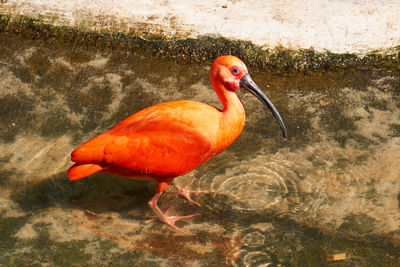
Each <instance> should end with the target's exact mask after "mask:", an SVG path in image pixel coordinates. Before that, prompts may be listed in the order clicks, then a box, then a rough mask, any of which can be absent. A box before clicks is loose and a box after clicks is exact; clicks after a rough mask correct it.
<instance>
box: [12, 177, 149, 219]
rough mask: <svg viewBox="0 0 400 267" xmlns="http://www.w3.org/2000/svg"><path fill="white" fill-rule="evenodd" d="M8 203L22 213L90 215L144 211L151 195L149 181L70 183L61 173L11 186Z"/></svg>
mask: <svg viewBox="0 0 400 267" xmlns="http://www.w3.org/2000/svg"><path fill="white" fill-rule="evenodd" d="M15 187H16V190H15V193H14V194H12V195H11V199H12V200H13V201H14V202H16V203H17V204H18V205H19V206H20V208H21V209H22V210H23V211H25V212H38V211H40V210H42V209H47V208H50V207H60V208H63V209H71V208H73V209H82V210H88V211H90V212H93V213H104V212H110V211H115V212H122V213H124V212H129V211H131V210H136V211H137V212H139V213H142V214H143V213H145V212H146V211H147V209H149V208H148V205H147V202H148V200H149V199H151V197H152V196H153V195H154V194H155V186H154V183H152V182H151V181H132V180H128V179H124V178H121V177H117V176H112V175H106V174H95V175H92V176H91V177H88V178H85V179H81V180H78V181H71V180H69V178H68V177H67V175H66V173H65V172H62V173H59V174H56V175H53V176H51V177H49V178H47V179H45V180H43V181H41V182H39V183H35V184H27V183H25V184H23V183H21V184H20V185H17V186H15Z"/></svg>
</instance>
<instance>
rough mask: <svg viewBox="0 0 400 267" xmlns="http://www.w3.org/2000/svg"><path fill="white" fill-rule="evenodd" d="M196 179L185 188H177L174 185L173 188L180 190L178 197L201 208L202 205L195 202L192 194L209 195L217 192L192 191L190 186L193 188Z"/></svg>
mask: <svg viewBox="0 0 400 267" xmlns="http://www.w3.org/2000/svg"><path fill="white" fill-rule="evenodd" d="M194 180H195V178H193V179H192V180H191V181H190V182H189V183H188V184H187V185H186V186H185V187H182V188H179V187H177V186H176V185H175V184H173V186H174V187H175V188H176V190H178V195H181V196H183V197H184V198H186V199H187V200H188V201H189V202H190V203H193V204H195V205H197V206H199V207H200V203H198V202H196V201H194V200H193V199H192V198H191V197H190V194H207V193H214V192H215V190H197V191H194V190H190V189H189V186H191V185H192V184H193V182H194Z"/></svg>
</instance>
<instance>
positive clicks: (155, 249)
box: [0, 32, 400, 266]
mask: <svg viewBox="0 0 400 267" xmlns="http://www.w3.org/2000/svg"><path fill="white" fill-rule="evenodd" d="M222 52H223V51H222ZM0 55H1V57H0V77H1V78H0V109H1V112H0V122H1V123H0V155H1V156H0V240H1V241H2V242H1V243H0V265H5V266H10V265H11V266H13V265H14V266H21V265H27V264H28V265H35V264H36V265H41V264H50V265H58V266H63V265H65V266H70V265H74V266H87V265H91V266H105V265H109V264H110V263H112V264H114V265H115V266H131V265H132V264H135V265H138V266H169V265H175V266H182V265H185V266H221V265H237V266H262V265H263V266H267V265H268V264H270V266H293V265H295V266H296V265H307V266H321V265H326V264H329V265H332V266H371V265H372V266H378V265H381V266H382V265H384V266H399V264H400V262H399V261H400V260H399V259H400V257H399V256H400V255H399V254H400V253H399V249H398V246H399V245H400V231H399V226H400V201H399V199H400V185H399V183H400V179H399V178H400V177H399V173H400V165H399V164H398V163H399V162H400V152H399V151H400V138H399V133H400V95H399V91H400V78H399V70H398V69H396V68H392V69H386V70H382V69H373V68H371V69H369V68H365V67H363V68H356V67H354V68H349V69H345V70H339V69H336V70H330V71H327V70H315V71H302V72H290V73H286V72H282V71H276V72H274V71H265V70H263V69H261V68H259V69H254V68H253V69H250V72H251V73H252V77H253V79H254V80H255V81H256V82H257V84H258V85H259V86H260V87H261V88H262V89H264V91H265V92H266V93H267V95H268V96H269V97H270V98H271V100H272V101H273V102H274V104H275V105H276V106H277V108H278V109H279V111H280V113H281V114H282V116H283V119H284V120H285V122H286V124H287V126H288V132H289V139H288V140H284V139H282V137H281V133H280V130H279V127H278V125H277V124H276V122H275V120H274V119H273V117H272V116H271V114H270V113H269V111H267V110H266V109H265V107H264V106H262V105H261V104H260V103H259V102H258V101H257V99H254V98H253V97H252V96H251V95H248V94H246V93H245V92H240V93H239V94H240V97H241V98H242V100H243V103H244V105H245V108H246V112H247V122H246V126H245V129H244V132H243V133H242V135H241V136H240V137H239V139H238V140H237V141H236V142H235V143H234V144H233V145H232V146H231V147H230V148H229V149H227V151H225V152H223V153H222V154H221V155H219V156H218V157H217V158H215V159H213V160H212V161H210V162H208V163H207V164H206V165H204V166H202V167H201V168H199V169H197V170H195V171H193V172H192V173H190V174H188V175H186V176H183V177H181V178H178V179H177V180H176V182H177V183H178V184H184V183H186V182H187V181H189V180H191V179H192V178H193V177H195V178H196V182H195V184H194V185H193V187H194V188H201V189H214V190H215V191H216V193H215V194H209V195H205V196H199V197H197V198H196V200H197V201H199V202H200V203H201V204H202V207H201V208H197V207H196V206H193V205H190V204H189V203H187V202H186V201H185V200H183V199H181V198H179V197H177V196H176V194H175V191H174V189H173V188H170V189H168V190H167V193H166V194H165V195H163V197H162V198H161V199H160V206H161V208H162V209H163V210H165V209H166V208H168V207H169V206H172V207H173V210H174V212H175V213H176V214H189V213H194V212H200V213H201V216H199V217H196V218H194V219H192V220H186V221H184V222H180V223H179V226H180V227H182V229H183V230H185V231H186V232H188V234H187V235H182V234H179V233H176V232H174V231H171V229H169V228H168V227H167V226H165V225H163V224H160V223H152V224H148V225H145V224H144V221H146V220H147V219H149V218H151V217H152V216H153V214H152V212H151V210H150V209H149V208H148V206H147V201H148V200H149V199H150V198H151V197H152V196H153V195H154V193H155V186H154V184H153V183H151V182H142V181H130V180H126V179H123V178H120V177H115V176H110V175H102V174H97V175H93V176H92V177H90V178H87V179H82V180H80V181H77V182H71V181H69V180H68V178H67V176H66V173H65V171H66V169H67V168H68V167H69V166H70V165H71V163H70V161H69V153H70V152H71V151H72V149H73V148H74V147H76V146H77V145H79V144H81V143H82V142H84V141H86V140H87V139H88V138H91V137H93V136H95V135H97V134H98V133H100V132H102V131H104V130H106V129H109V128H110V127H111V126H113V125H114V124H115V123H117V122H119V121H120V120H121V119H123V118H125V117H127V116H128V115H130V114H132V113H134V112H136V111H138V110H141V109H143V108H145V107H147V106H149V105H154V104H156V103H160V102H164V101H171V100H178V99H192V100H198V101H203V102H207V103H209V104H212V105H215V106H218V107H220V104H219V102H218V99H217V97H216V96H215V93H214V92H213V91H212V89H211V85H210V82H209V78H208V71H209V65H210V62H207V61H206V62H202V63H190V62H188V63H185V62H183V61H182V60H179V61H177V60H175V59H170V58H166V57H157V56H155V55H154V54H153V53H151V52H149V51H146V50H128V49H120V50H118V49H117V50H111V49H108V48H107V47H106V46H100V47H99V46H93V45H84V44H83V43H80V42H77V43H74V42H70V41H68V40H64V39H59V40H57V39H51V38H50V39H46V38H44V39H41V38H28V37H27V36H26V35H23V34H15V32H2V33H0ZM246 63H247V62H246ZM334 253H346V260H344V261H340V262H327V261H326V257H327V255H328V254H334Z"/></svg>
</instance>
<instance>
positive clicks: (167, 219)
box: [145, 192, 200, 233]
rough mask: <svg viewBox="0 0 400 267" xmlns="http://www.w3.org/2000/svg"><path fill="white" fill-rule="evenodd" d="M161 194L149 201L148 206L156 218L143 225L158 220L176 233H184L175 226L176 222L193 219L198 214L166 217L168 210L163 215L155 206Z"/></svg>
mask: <svg viewBox="0 0 400 267" xmlns="http://www.w3.org/2000/svg"><path fill="white" fill-rule="evenodd" d="M161 194H162V192H160V193H157V194H155V195H154V197H153V198H152V199H151V200H150V201H149V206H150V208H151V209H152V210H153V211H154V212H155V214H156V215H157V218H154V219H150V220H148V221H146V222H145V223H146V224H147V223H151V222H154V221H156V220H157V219H158V220H160V221H162V222H163V223H165V224H168V225H169V226H171V227H172V228H174V229H175V230H176V231H178V232H180V233H185V232H184V231H182V230H181V229H179V228H178V227H177V226H176V225H175V222H176V221H178V220H181V219H189V218H193V217H195V216H198V215H200V214H198V213H195V214H191V215H187V216H168V213H169V210H170V209H167V211H166V212H165V213H163V212H162V211H161V210H160V208H159V207H158V206H157V201H158V199H159V198H160V196H161Z"/></svg>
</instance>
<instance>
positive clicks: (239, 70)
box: [210, 56, 287, 138]
mask: <svg viewBox="0 0 400 267" xmlns="http://www.w3.org/2000/svg"><path fill="white" fill-rule="evenodd" d="M210 76H211V77H210V78H211V82H216V81H217V82H219V83H221V84H222V85H223V86H224V88H225V89H226V90H229V91H236V90H238V89H240V88H244V89H246V90H247V91H249V92H250V93H251V94H253V95H254V96H255V97H257V98H258V99H259V100H260V101H261V102H263V103H264V104H265V105H266V106H267V107H268V108H269V110H271V112H272V114H273V115H274V117H275V118H276V120H277V121H278V123H279V125H280V127H281V129H282V133H283V136H284V137H285V138H287V131H286V127H285V124H284V123H283V120H282V117H281V115H280V114H279V112H278V110H277V109H276V108H275V106H274V105H273V104H272V102H271V101H270V100H269V98H268V97H267V96H266V95H265V94H264V93H263V91H261V89H260V88H259V87H258V86H257V84H256V83H255V82H254V81H253V80H252V79H251V77H250V74H249V72H248V70H247V67H246V65H245V64H244V63H243V61H241V60H240V59H238V58H237V57H234V56H221V57H219V58H217V59H216V60H215V61H214V63H213V64H212V66H211V70H210Z"/></svg>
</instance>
